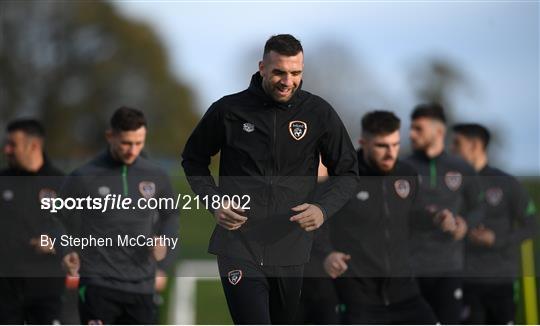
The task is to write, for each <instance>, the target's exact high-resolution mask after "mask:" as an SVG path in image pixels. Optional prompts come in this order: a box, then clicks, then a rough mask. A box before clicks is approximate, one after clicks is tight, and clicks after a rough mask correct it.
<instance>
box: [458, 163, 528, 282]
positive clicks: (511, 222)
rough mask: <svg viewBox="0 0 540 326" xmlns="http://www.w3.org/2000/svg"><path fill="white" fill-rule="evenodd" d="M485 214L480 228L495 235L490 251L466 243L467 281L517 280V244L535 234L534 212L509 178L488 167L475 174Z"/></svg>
mask: <svg viewBox="0 0 540 326" xmlns="http://www.w3.org/2000/svg"><path fill="white" fill-rule="evenodd" d="M478 174H479V182H480V187H481V191H482V192H481V194H482V196H481V197H482V200H483V201H484V206H485V214H484V218H483V222H482V224H483V225H484V226H485V227H486V228H488V229H491V230H492V231H493V232H494V233H495V244H494V245H493V247H485V246H480V245H477V244H474V243H473V242H471V241H467V244H466V252H465V253H466V255H465V258H466V264H465V265H466V270H467V276H470V277H472V279H471V281H478V282H483V281H491V280H490V278H516V277H519V276H520V258H521V253H520V250H519V249H520V244H521V242H522V241H523V240H526V239H528V238H532V237H534V236H535V234H536V233H537V231H538V222H537V216H536V208H535V206H534V203H533V201H532V200H531V199H530V198H529V196H528V194H527V191H526V190H525V189H524V187H523V186H522V185H521V184H520V183H519V182H518V180H516V178H514V177H513V176H511V175H509V174H507V173H505V172H503V171H501V170H499V169H497V168H494V167H491V166H486V167H484V168H483V169H482V170H481V171H480V172H479V173H478Z"/></svg>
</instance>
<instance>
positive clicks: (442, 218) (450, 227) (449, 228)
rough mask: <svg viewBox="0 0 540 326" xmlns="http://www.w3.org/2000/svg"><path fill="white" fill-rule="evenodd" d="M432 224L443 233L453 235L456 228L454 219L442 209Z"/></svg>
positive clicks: (448, 212) (447, 211)
mask: <svg viewBox="0 0 540 326" xmlns="http://www.w3.org/2000/svg"><path fill="white" fill-rule="evenodd" d="M433 222H434V223H435V224H436V225H438V226H439V228H440V229H441V230H442V231H443V232H448V233H452V234H453V233H454V232H455V231H456V228H457V223H456V218H455V216H454V214H452V212H451V211H449V210H448V209H443V210H442V211H440V212H438V213H437V214H436V215H435V218H434V220H433Z"/></svg>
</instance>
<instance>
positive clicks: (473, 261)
mask: <svg viewBox="0 0 540 326" xmlns="http://www.w3.org/2000/svg"><path fill="white" fill-rule="evenodd" d="M453 131H454V135H453V142H452V143H453V150H454V152H455V153H456V154H458V155H460V156H461V157H462V158H463V159H465V160H466V161H467V162H469V164H471V165H472V166H473V167H474V169H475V170H476V171H477V172H478V174H479V183H480V190H481V197H482V198H483V201H484V203H485V207H486V208H485V211H484V218H483V221H482V223H481V224H480V225H478V226H477V227H475V228H471V229H469V232H468V236H467V246H466V275H467V276H468V278H467V279H466V282H465V287H464V293H465V304H466V305H467V307H466V308H467V309H466V310H467V311H468V312H469V313H468V318H467V319H466V323H468V324H513V323H514V317H515V303H514V281H515V279H516V278H517V277H519V275H520V265H519V264H520V257H521V256H520V250H519V249H520V244H521V242H522V241H524V240H526V239H530V238H532V237H533V236H534V235H535V234H536V232H537V228H538V226H537V217H536V215H535V214H536V208H535V206H534V203H533V202H532V200H531V199H530V198H529V196H528V194H527V192H526V190H525V189H524V188H523V186H522V185H521V184H520V183H519V182H518V181H517V180H516V179H515V178H514V177H512V176H510V175H509V174H507V173H506V172H503V171H501V170H499V169H497V168H495V167H493V166H491V165H489V162H488V152H487V148H488V145H489V141H490V133H489V131H488V130H487V128H485V127H484V126H482V125H479V124H457V125H455V126H454V127H453ZM531 276H532V275H531Z"/></svg>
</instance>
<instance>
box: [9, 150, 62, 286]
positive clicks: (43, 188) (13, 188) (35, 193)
mask: <svg viewBox="0 0 540 326" xmlns="http://www.w3.org/2000/svg"><path fill="white" fill-rule="evenodd" d="M63 179H64V173H63V172H62V171H60V170H58V169H57V168H56V167H54V166H53V165H52V164H51V163H50V161H49V160H48V159H47V158H45V162H44V164H43V166H42V167H41V168H40V169H39V170H38V171H37V172H35V173H34V172H27V171H22V170H19V169H14V168H8V169H5V170H3V171H0V238H1V239H2V245H1V246H0V261H1V263H0V276H3V277H8V278H11V277H27V278H28V279H27V284H29V286H30V287H32V289H31V290H32V291H35V292H34V293H41V294H43V293H47V294H60V293H61V292H62V291H63V277H64V275H65V272H64V271H63V270H62V266H61V255H59V254H42V253H37V252H36V250H35V247H34V246H31V245H30V239H32V238H38V239H39V238H40V236H41V235H42V234H47V235H49V236H55V235H57V234H60V233H61V232H62V227H61V225H60V223H59V221H58V220H57V219H56V218H55V216H54V214H51V213H49V212H48V211H45V210H41V206H40V200H41V198H44V197H55V196H57V194H58V192H59V189H60V187H61V185H62V182H63ZM42 278H47V280H45V281H40V280H42ZM33 281H35V282H33ZM30 284H31V285H30Z"/></svg>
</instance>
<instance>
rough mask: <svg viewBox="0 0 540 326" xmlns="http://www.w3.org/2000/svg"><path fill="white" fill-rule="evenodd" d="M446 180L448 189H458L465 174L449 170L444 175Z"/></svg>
mask: <svg viewBox="0 0 540 326" xmlns="http://www.w3.org/2000/svg"><path fill="white" fill-rule="evenodd" d="M444 182H445V183H446V186H447V187H448V189H450V190H452V191H456V190H458V189H459V187H460V186H461V183H462V182H463V176H462V175H461V173H459V172H456V171H450V172H447V173H446V175H445V176H444Z"/></svg>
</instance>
